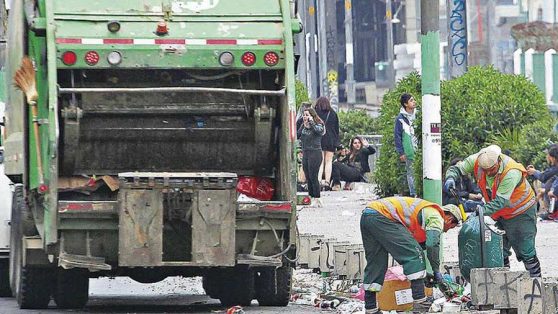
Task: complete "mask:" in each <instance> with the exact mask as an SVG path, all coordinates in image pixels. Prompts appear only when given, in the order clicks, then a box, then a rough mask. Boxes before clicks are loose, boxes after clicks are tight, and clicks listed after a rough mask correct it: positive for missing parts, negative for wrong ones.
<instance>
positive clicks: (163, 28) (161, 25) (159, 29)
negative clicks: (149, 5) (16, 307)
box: [156, 21, 169, 36]
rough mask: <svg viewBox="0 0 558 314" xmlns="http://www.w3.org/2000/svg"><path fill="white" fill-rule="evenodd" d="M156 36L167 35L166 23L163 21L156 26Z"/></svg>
mask: <svg viewBox="0 0 558 314" xmlns="http://www.w3.org/2000/svg"><path fill="white" fill-rule="evenodd" d="M156 33H157V35H159V36H161V35H166V34H168V33H169V29H168V27H167V22H165V21H161V22H159V24H157V31H156Z"/></svg>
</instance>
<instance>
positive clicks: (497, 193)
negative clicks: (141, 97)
mask: <svg viewBox="0 0 558 314" xmlns="http://www.w3.org/2000/svg"><path fill="white" fill-rule="evenodd" d="M467 173H472V174H473V175H474V176H475V180H476V181H477V184H478V186H479V188H480V190H481V193H482V195H483V197H484V201H485V202H486V204H485V205H484V213H485V215H488V216H490V217H491V218H492V219H493V220H495V221H496V222H497V226H498V227H499V228H500V229H503V230H505V231H506V233H505V234H504V266H506V267H509V265H510V258H509V257H510V255H511V251H510V248H513V250H514V251H515V255H516V256H517V259H518V260H519V261H522V262H523V264H524V265H525V268H526V269H527V270H528V271H529V274H530V275H531V277H540V276H541V264H540V262H539V259H538V258H537V252H536V249H535V236H536V235H537V220H536V217H537V200H536V197H535V192H534V191H533V189H532V188H531V185H530V184H529V182H528V181H527V176H528V173H527V170H526V169H525V167H524V166H523V165H522V164H520V163H518V162H516V161H514V160H513V159H511V158H510V157H508V156H506V155H504V154H502V153H501V149H500V147H498V146H497V145H491V146H489V147H486V148H483V149H482V150H481V151H480V152H479V153H477V154H474V155H471V156H469V157H467V158H466V159H464V160H463V161H462V162H459V163H457V164H456V165H455V166H452V167H450V168H449V169H448V170H447V173H446V181H445V183H444V187H445V188H446V190H448V191H449V190H450V189H452V188H454V187H455V180H456V178H458V177H459V176H460V175H464V174H467Z"/></svg>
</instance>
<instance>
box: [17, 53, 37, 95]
mask: <svg viewBox="0 0 558 314" xmlns="http://www.w3.org/2000/svg"><path fill="white" fill-rule="evenodd" d="M14 80H15V85H16V86H17V87H18V88H19V89H20V90H21V91H23V93H25V97H26V98H27V103H28V104H30V105H31V104H36V103H37V99H38V98H39V95H38V94H37V88H36V85H35V69H33V62H31V59H29V57H27V56H25V57H23V59H22V60H21V67H20V68H19V69H18V70H17V71H16V74H15V76H14Z"/></svg>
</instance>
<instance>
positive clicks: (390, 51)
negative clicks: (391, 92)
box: [386, 0, 395, 88]
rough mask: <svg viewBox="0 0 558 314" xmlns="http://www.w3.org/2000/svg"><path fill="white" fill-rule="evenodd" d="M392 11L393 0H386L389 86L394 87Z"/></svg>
mask: <svg viewBox="0 0 558 314" xmlns="http://www.w3.org/2000/svg"><path fill="white" fill-rule="evenodd" d="M392 18H393V17H392V12H391V0H387V1H386V28H387V40H386V45H387V59H388V60H387V61H388V86H389V88H392V87H393V86H395V73H394V68H393V59H394V55H393V23H392V22H391V20H392Z"/></svg>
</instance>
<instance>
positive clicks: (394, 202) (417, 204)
mask: <svg viewBox="0 0 558 314" xmlns="http://www.w3.org/2000/svg"><path fill="white" fill-rule="evenodd" d="M425 207H433V208H435V209H437V210H438V212H439V213H440V215H441V216H442V218H444V210H443V209H442V207H440V205H438V204H435V203H431V202H428V201H425V200H422V199H419V198H412V197H398V196H395V197H387V198H383V199H379V200H376V201H372V202H370V203H369V204H368V208H370V209H373V210H375V211H377V212H379V213H380V214H382V215H384V216H385V217H387V218H389V219H390V220H393V221H396V222H399V223H401V224H402V225H403V226H405V227H406V228H407V229H409V231H410V232H411V235H412V236H413V238H415V240H417V242H418V243H423V242H425V241H426V232H425V231H424V225H421V224H420V223H419V219H418V215H419V213H420V211H421V210H422V209H423V208H425ZM423 224H424V222H423Z"/></svg>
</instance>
